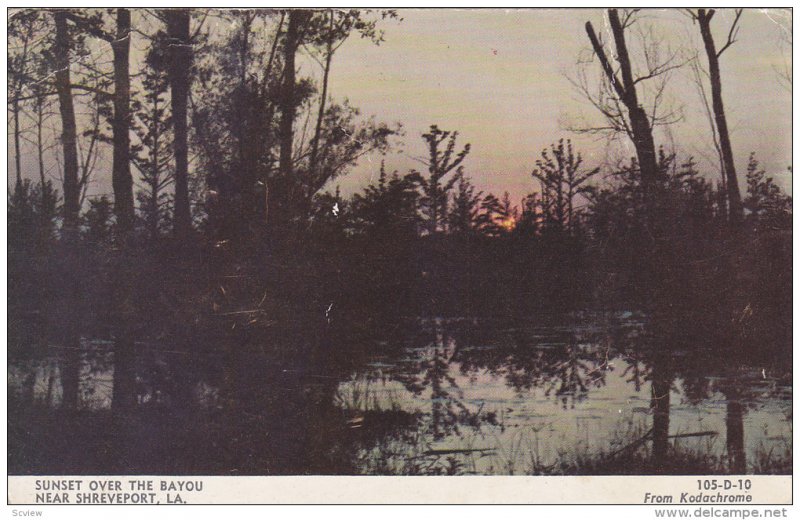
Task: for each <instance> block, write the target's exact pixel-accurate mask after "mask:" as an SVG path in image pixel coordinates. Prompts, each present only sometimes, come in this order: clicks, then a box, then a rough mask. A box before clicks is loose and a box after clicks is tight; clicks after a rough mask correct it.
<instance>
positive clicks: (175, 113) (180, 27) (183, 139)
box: [166, 9, 192, 242]
mask: <svg viewBox="0 0 800 520" xmlns="http://www.w3.org/2000/svg"><path fill="white" fill-rule="evenodd" d="M166 16H167V33H168V35H169V39H170V46H169V57H170V61H171V63H170V67H169V82H170V87H171V91H172V92H171V94H172V121H173V125H174V133H175V135H174V141H173V146H174V149H175V208H174V210H175V215H174V224H173V225H174V232H175V237H176V238H177V239H178V240H179V241H181V242H184V241H185V240H186V239H187V238H188V236H189V233H190V231H191V228H192V218H191V212H190V209H189V142H188V130H187V104H188V99H189V87H190V82H191V79H190V76H189V72H190V69H191V66H192V47H191V42H190V41H189V40H190V36H189V22H190V16H189V11H188V10H186V9H171V10H169V11H167V12H166Z"/></svg>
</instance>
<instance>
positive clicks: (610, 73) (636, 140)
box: [586, 9, 657, 203]
mask: <svg viewBox="0 0 800 520" xmlns="http://www.w3.org/2000/svg"><path fill="white" fill-rule="evenodd" d="M608 19H609V23H610V25H611V31H612V33H613V35H614V44H615V47H616V50H617V61H618V62H619V67H620V73H621V75H622V81H620V80H619V79H618V78H617V77H616V74H615V73H614V69H613V67H612V66H611V64H610V62H609V61H608V58H607V57H606V55H605V51H604V50H603V46H602V45H601V44H600V40H599V39H598V38H597V35H596V34H595V32H594V28H593V27H592V24H591V22H586V32H587V34H588V35H589V40H590V41H591V43H592V47H593V48H594V51H595V54H597V57H598V58H599V60H600V63H601V65H602V67H603V70H604V72H605V73H606V76H607V77H608V79H609V81H610V82H611V85H612V86H613V87H614V90H615V91H616V93H617V96H618V97H619V99H620V101H622V103H623V104H624V105H625V108H626V109H627V110H628V119H629V121H630V126H631V134H632V135H631V138H632V140H633V145H634V147H635V148H636V157H637V158H638V160H639V168H640V170H641V174H642V188H643V190H644V194H645V201H646V203H649V200H648V198H649V195H650V194H651V192H652V186H653V183H654V181H655V179H656V171H657V166H656V147H655V142H654V140H653V129H652V128H651V126H650V120H649V118H648V117H647V113H646V112H645V110H644V108H642V107H641V106H640V105H639V100H638V97H637V95H636V84H635V83H634V79H633V72H632V70H631V61H630V57H629V55H628V47H627V44H626V43H625V28H624V27H623V26H622V23H621V22H620V19H619V14H618V13H617V10H616V9H609V10H608Z"/></svg>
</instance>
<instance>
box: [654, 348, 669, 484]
mask: <svg viewBox="0 0 800 520" xmlns="http://www.w3.org/2000/svg"><path fill="white" fill-rule="evenodd" d="M663 365H664V362H663V361H656V362H655V363H654V364H653V367H652V388H651V392H652V404H651V408H652V410H653V462H654V464H655V465H656V468H662V467H663V465H664V464H665V462H666V461H667V456H668V453H669V409H670V402H669V401H670V389H671V387H672V378H671V377H670V376H669V374H668V373H667V371H666V370H665V367H664V366H663Z"/></svg>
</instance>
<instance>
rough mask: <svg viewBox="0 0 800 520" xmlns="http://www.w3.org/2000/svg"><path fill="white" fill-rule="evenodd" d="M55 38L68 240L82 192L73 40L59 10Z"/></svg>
mask: <svg viewBox="0 0 800 520" xmlns="http://www.w3.org/2000/svg"><path fill="white" fill-rule="evenodd" d="M54 18H55V24H56V38H55V45H54V48H53V51H54V52H53V54H54V57H55V65H56V72H55V84H56V91H57V92H58V103H59V110H60V112H61V127H62V133H61V144H62V146H63V153H64V234H65V238H67V239H68V240H72V239H74V238H75V234H76V233H77V228H78V215H79V212H80V201H79V198H80V193H79V189H78V147H77V131H76V126H75V107H74V106H73V104H72V87H71V85H72V82H71V80H70V73H69V68H70V57H69V53H70V37H69V32H68V31H69V30H68V28H67V13H66V12H64V11H62V10H58V11H56V12H55V13H54Z"/></svg>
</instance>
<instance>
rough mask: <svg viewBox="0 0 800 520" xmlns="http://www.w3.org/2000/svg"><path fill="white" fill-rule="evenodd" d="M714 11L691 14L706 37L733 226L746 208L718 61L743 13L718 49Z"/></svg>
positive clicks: (735, 31) (734, 36)
mask: <svg viewBox="0 0 800 520" xmlns="http://www.w3.org/2000/svg"><path fill="white" fill-rule="evenodd" d="M715 12H716V11H714V9H709V10H708V11H706V10H705V9H698V10H697V11H691V15H692V17H693V19H694V20H696V21H697V23H698V25H699V26H700V35H701V36H702V37H703V45H704V46H705V50H706V56H707V58H708V76H709V81H710V83H711V106H712V108H713V110H714V123H715V125H716V129H717V135H718V137H719V147H720V151H721V153H722V161H723V165H724V167H723V169H724V171H725V176H726V184H727V189H728V219H729V221H730V223H731V224H732V225H734V226H738V225H740V224H741V223H742V222H743V220H744V209H743V207H742V195H741V193H740V192H739V183H738V181H737V179H736V163H735V162H734V160H733V148H732V147H731V139H730V133H729V131H728V121H727V119H726V118H725V106H724V105H723V103H722V79H721V77H720V71H719V58H720V56H722V53H724V52H725V51H726V50H727V49H728V48H729V47H730V46H731V45H733V44H734V43H735V42H736V36H737V35H738V33H739V20H740V18H741V16H742V10H741V9H737V10H736V12H735V15H734V19H733V22H731V25H730V28H729V29H728V36H727V38H726V40H725V43H724V44H723V45H722V47H721V48H720V49H719V50H717V47H716V44H715V42H714V35H713V34H712V32H711V19H712V18H713V17H714V14H715Z"/></svg>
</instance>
